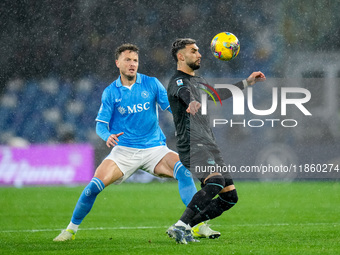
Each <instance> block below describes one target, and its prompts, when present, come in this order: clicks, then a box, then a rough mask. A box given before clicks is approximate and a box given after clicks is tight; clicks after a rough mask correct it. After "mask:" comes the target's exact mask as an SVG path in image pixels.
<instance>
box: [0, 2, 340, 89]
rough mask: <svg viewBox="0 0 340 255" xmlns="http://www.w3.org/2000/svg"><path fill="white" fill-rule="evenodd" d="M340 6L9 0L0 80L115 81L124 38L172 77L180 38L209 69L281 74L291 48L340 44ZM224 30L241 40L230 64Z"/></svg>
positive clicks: (2, 25) (4, 5)
mask: <svg viewBox="0 0 340 255" xmlns="http://www.w3.org/2000/svg"><path fill="white" fill-rule="evenodd" d="M339 10H340V4H339V2H338V1H325V0H321V1H317V0H308V1H307V0H302V1H301V0H288V1H271V2H268V1H265V0H257V1H252V0H247V1H236V0H229V1H205V0H197V1H187V0H178V1H175V2H173V1H159V0H148V1H146V0H145V1H143V0H140V1H136V0H124V1H117V0H114V1H110V0H100V1H91V0H61V1H50V0H48V1H30V0H17V1H8V0H4V1H1V17H0V19H1V22H0V33H1V39H0V48H1V55H2V57H1V59H0V68H1V78H0V79H1V87H3V86H4V84H5V82H6V81H7V80H8V79H9V78H13V77H22V78H24V79H29V78H45V77H48V76H51V75H52V76H53V75H55V76H58V77H61V78H62V79H71V80H76V79H78V78H80V77H82V76H84V75H87V74H94V75H97V76H98V77H100V78H101V79H103V80H105V81H109V80H112V78H113V76H115V75H116V74H117V70H116V68H115V65H114V49H115V48H116V47H117V46H118V45H120V44H122V43H124V42H131V43H135V44H137V45H138V46H139V47H140V48H141V66H140V71H141V72H145V73H147V74H149V75H152V76H157V77H160V78H162V77H167V76H169V74H170V73H171V72H172V70H173V68H174V61H173V60H172V59H171V56H170V53H169V50H170V46H171V42H172V41H173V40H174V39H176V38H178V37H192V38H194V39H197V40H198V45H199V47H200V50H201V52H202V54H203V58H204V59H203V67H204V72H205V75H207V74H208V75H212V76H222V75H225V76H239V75H242V74H243V73H248V72H249V70H253V68H256V69H261V70H263V71H264V72H266V73H267V74H269V73H270V74H271V75H280V74H281V73H280V72H281V71H282V62H283V61H284V58H283V56H286V54H287V52H291V51H296V50H307V49H308V50H339V49H340V40H339V39H338V38H339V33H340V22H339V21H340V18H339V17H340V16H339V15H338V11H339ZM222 31H229V32H232V33H234V34H235V35H236V36H237V37H238V38H239V40H240V43H241V52H240V55H239V56H238V57H237V58H236V59H235V60H233V61H232V62H229V63H221V61H218V60H217V59H214V57H213V56H212V54H211V53H210V48H209V45H210V41H211V39H212V38H213V36H214V35H215V34H217V33H219V32H222ZM202 69H203V68H202Z"/></svg>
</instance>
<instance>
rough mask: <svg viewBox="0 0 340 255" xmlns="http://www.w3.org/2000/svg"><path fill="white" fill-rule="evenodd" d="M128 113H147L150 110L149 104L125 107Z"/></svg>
mask: <svg viewBox="0 0 340 255" xmlns="http://www.w3.org/2000/svg"><path fill="white" fill-rule="evenodd" d="M127 108H128V113H129V114H131V113H137V112H142V111H147V110H149V109H150V102H146V103H144V104H134V105H133V106H131V107H130V106H127Z"/></svg>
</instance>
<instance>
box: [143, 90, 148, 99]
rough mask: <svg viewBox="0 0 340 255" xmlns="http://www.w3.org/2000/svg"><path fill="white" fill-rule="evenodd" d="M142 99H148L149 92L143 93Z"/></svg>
mask: <svg viewBox="0 0 340 255" xmlns="http://www.w3.org/2000/svg"><path fill="white" fill-rule="evenodd" d="M141 96H142V98H148V97H149V92H147V91H145V90H144V91H143V92H142V94H141Z"/></svg>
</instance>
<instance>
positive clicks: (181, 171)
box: [174, 161, 197, 206]
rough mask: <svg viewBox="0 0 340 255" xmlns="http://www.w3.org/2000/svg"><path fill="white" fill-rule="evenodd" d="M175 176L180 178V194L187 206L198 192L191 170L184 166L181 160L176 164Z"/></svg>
mask: <svg viewBox="0 0 340 255" xmlns="http://www.w3.org/2000/svg"><path fill="white" fill-rule="evenodd" d="M174 177H175V179H177V180H178V190H179V195H180V196H181V199H182V201H183V203H184V204H185V206H187V205H188V204H189V203H190V201H191V199H192V197H193V196H194V195H195V193H196V192H197V189H196V186H195V183H194V180H193V179H192V176H191V173H190V171H189V170H188V169H186V168H185V166H183V164H182V162H181V161H178V162H177V163H176V164H175V167H174Z"/></svg>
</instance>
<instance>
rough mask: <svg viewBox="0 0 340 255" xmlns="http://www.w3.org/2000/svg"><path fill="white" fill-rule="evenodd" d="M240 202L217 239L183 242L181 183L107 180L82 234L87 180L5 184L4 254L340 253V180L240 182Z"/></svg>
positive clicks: (1, 197) (0, 196) (1, 204)
mask: <svg viewBox="0 0 340 255" xmlns="http://www.w3.org/2000/svg"><path fill="white" fill-rule="evenodd" d="M236 187H237V189H238V195H239V203H238V204H237V205H236V206H235V207H234V208H232V209H231V210H230V211H228V212H226V213H224V214H223V215H222V216H221V217H219V218H217V219H214V220H212V221H211V222H210V223H211V224H212V227H213V229H216V230H218V231H220V232H221V233H222V236H221V237H220V238H219V239H216V240H209V239H201V242H200V243H190V244H188V245H179V244H176V243H175V242H174V240H173V239H170V238H168V237H167V235H166V234H165V231H166V229H167V227H168V226H170V225H171V224H173V223H175V222H176V221H177V219H178V218H179V217H180V215H181V214H182V212H183V210H184V208H185V207H184V205H183V204H182V202H181V201H180V198H179V194H178V190H177V183H176V182H165V183H158V182H155V183H149V184H132V183H125V184H122V185H119V186H115V185H112V186H109V187H107V188H106V189H105V190H104V191H103V192H102V193H101V194H100V195H99V196H98V198H97V200H96V202H95V204H94V207H93V209H92V211H91V213H90V214H89V215H88V216H87V217H86V218H85V220H84V221H83V223H82V225H81V228H80V230H79V231H78V233H77V236H76V240H74V241H70V242H66V243H55V242H53V241H52V239H53V238H54V237H55V236H57V235H58V234H59V232H60V230H61V229H62V228H65V227H66V226H67V224H68V223H69V220H70V218H71V214H72V211H73V208H74V205H75V203H76V201H77V199H78V197H79V195H80V193H81V192H82V190H83V186H79V187H25V188H19V189H17V188H4V187H2V188H0V254H299V255H301V254H340V183H339V182H293V183H284V182H245V181H239V182H236Z"/></svg>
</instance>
